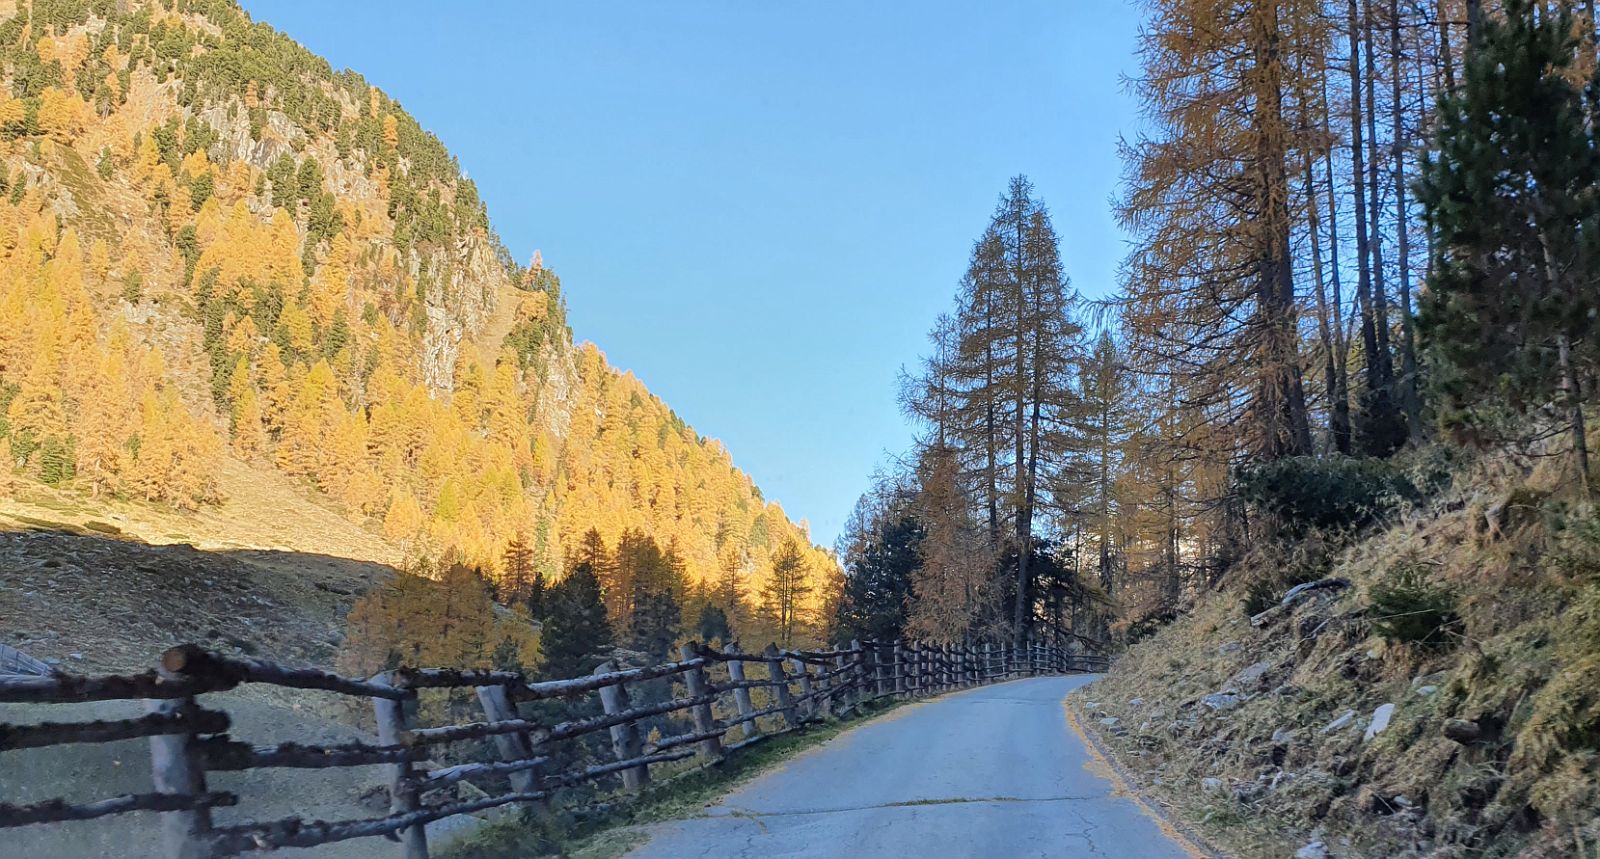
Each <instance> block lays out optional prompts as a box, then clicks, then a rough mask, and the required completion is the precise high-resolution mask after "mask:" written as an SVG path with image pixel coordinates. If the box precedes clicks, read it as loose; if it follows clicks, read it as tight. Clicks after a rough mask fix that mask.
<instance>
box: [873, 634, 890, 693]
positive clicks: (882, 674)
mask: <svg viewBox="0 0 1600 859" xmlns="http://www.w3.org/2000/svg"><path fill="white" fill-rule="evenodd" d="M886 661H887V660H885V659H884V658H883V642H881V641H874V642H873V643H872V666H873V668H874V669H876V674H877V678H876V679H877V681H878V683H877V693H876V694H877V695H879V696H882V695H887V694H888V693H889V666H887V665H885V664H884V663H885V662H886Z"/></svg>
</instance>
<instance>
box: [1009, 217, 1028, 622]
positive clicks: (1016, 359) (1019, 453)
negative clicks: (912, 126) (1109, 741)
mask: <svg viewBox="0 0 1600 859" xmlns="http://www.w3.org/2000/svg"><path fill="white" fill-rule="evenodd" d="M1025 221H1026V217H1025V216H1023V215H1022V214H1021V213H1020V212H1019V213H1018V214H1017V217H1016V224H1015V225H1014V226H1015V230H1016V241H1017V245H1016V248H1017V251H1016V257H1015V261H1014V263H1013V270H1012V283H1011V288H1012V289H1013V290H1014V293H1013V295H1012V300H1013V301H1014V302H1016V304H1015V306H1016V323H1015V324H1016V330H1015V331H1014V332H1012V333H1013V335H1014V336H1013V340H1012V342H1013V344H1014V345H1013V347H1012V348H1013V349H1014V350H1015V354H1014V355H1013V356H1012V361H1013V363H1014V364H1015V365H1016V366H1015V372H1016V378H1015V379H1014V380H1013V382H1012V406H1013V408H1014V409H1015V410H1016V412H1015V414H1016V419H1015V426H1014V427H1013V429H1012V432H1013V433H1015V435H1016V438H1015V439H1014V443H1013V445H1012V447H1013V449H1014V450H1013V453H1014V457H1015V461H1014V462H1013V463H1012V470H1013V472H1014V473H1015V478H1014V481H1015V482H1014V484H1013V485H1012V487H1011V491H1012V492H1013V493H1015V495H1016V504H1017V510H1016V516H1017V520H1016V522H1015V523H1014V525H1015V531H1016V543H1017V600H1016V605H1015V610H1014V611H1013V613H1012V623H1013V624H1014V625H1015V627H1016V628H1015V635H1016V641H1017V643H1018V644H1019V645H1020V644H1024V643H1026V642H1027V640H1028V626H1029V623H1030V621H1031V620H1032V614H1033V612H1032V610H1031V609H1032V598H1031V597H1032V594H1030V593H1029V591H1030V587H1029V586H1030V585H1031V584H1032V583H1033V582H1032V579H1031V578H1030V576H1031V572H1030V570H1029V569H1028V567H1029V564H1028V561H1029V560H1030V556H1031V555H1032V554H1033V546H1032V545H1031V543H1032V537H1033V534H1032V525H1033V523H1032V522H1030V521H1029V520H1028V509H1027V507H1028V505H1027V491H1028V490H1027V485H1026V480H1027V468H1028V454H1027V450H1026V445H1027V439H1028V431H1027V414H1028V404H1027V391H1028V385H1027V382H1026V380H1027V378H1028V376H1027V373H1028V369H1027V368H1028V348H1027V330H1028V326H1027V319H1026V317H1027V312H1028V298H1027V277H1028V272H1027V260H1026V248H1027V239H1026V237H1025V236H1024V230H1025V228H1026V226H1027V225H1026V224H1025V223H1024V222H1025Z"/></svg>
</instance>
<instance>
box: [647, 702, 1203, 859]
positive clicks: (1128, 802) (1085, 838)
mask: <svg viewBox="0 0 1600 859" xmlns="http://www.w3.org/2000/svg"><path fill="white" fill-rule="evenodd" d="M1091 679H1092V678H1090V677H1084V676H1078V677H1039V678H1032V679H1028V680H1017V681H1013V682H1010V683H1002V684H998V685H994V686H985V687H982V688H978V689H972V690H968V691H966V692H961V693H957V694H954V695H947V696H944V697H942V698H939V699H937V700H933V701H927V702H923V703H918V704H914V705H911V706H909V707H907V708H905V709H904V710H902V711H900V712H898V713H895V714H893V715H891V716H890V717H888V718H885V719H880V720H877V721H874V722H869V723H867V724H865V725H863V726H861V727H859V728H856V729H855V730H852V731H849V732H848V733H845V734H842V735H840V736H839V737H837V738H835V739H833V740H831V741H829V742H828V743H826V744H824V745H822V746H820V747H818V748H817V749H814V750H812V751H810V752H808V753H806V754H804V755H801V756H800V757H798V758H796V759H795V760H793V761H791V762H789V763H788V764H786V765H785V766H783V767H782V768H780V769H778V770H775V771H773V772H770V773H768V774H766V775H764V776H762V777H760V778H758V779H756V780H755V781H753V782H751V783H750V784H748V785H746V786H744V787H742V788H740V789H739V790H737V791H735V792H734V793H732V794H730V795H728V796H727V797H726V798H724V799H723V800H722V801H721V802H719V803H717V804H716V805H713V806H711V807H710V808H708V809H706V811H705V812H704V813H703V814H702V815H700V816H697V817H694V818H690V819H687V820H679V821H674V822H671V823H662V824H658V825H655V826H653V827H650V829H649V830H648V832H649V834H650V836H651V838H650V840H649V841H648V842H647V843H645V844H644V845H642V846H641V847H639V848H638V849H637V850H635V851H633V852H632V853H629V854H628V855H629V856H630V857H632V859H689V857H717V859H722V857H759V859H776V857H794V859H801V857H805V859H811V857H815V859H833V857H851V859H868V857H917V859H943V857H965V856H983V857H1104V858H1105V859H1197V857H1207V856H1209V855H1210V854H1209V853H1206V852H1204V851H1202V850H1201V848H1199V847H1197V846H1196V845H1194V844H1193V843H1191V842H1189V841H1188V840H1187V839H1185V838H1183V837H1182V836H1181V835H1179V834H1177V833H1176V832H1174V831H1173V830H1172V829H1171V827H1169V826H1167V825H1165V824H1164V822H1162V821H1160V820H1159V819H1158V818H1157V817H1156V816H1155V815H1154V814H1153V813H1151V812H1149V810H1148V809H1146V808H1145V807H1144V806H1142V804H1141V803H1139V802H1138V801H1137V800H1136V799H1134V798H1132V797H1131V796H1129V794H1128V793H1127V791H1126V790H1124V789H1122V787H1121V785H1119V784H1117V783H1116V777H1115V776H1114V775H1111V774H1110V773H1109V771H1108V770H1107V768H1106V767H1105V766H1104V761H1103V760H1102V759H1100V758H1099V757H1098V753H1097V752H1095V751H1094V750H1092V749H1091V748H1089V747H1088V746H1086V745H1085V743H1084V740H1083V738H1082V737H1081V736H1080V735H1078V734H1077V733H1076V732H1075V731H1073V730H1071V729H1070V728H1069V726H1068V724H1067V717H1066V713H1065V712H1064V709H1063V707H1062V699H1063V698H1064V697H1065V696H1066V694H1067V693H1068V692H1070V691H1071V690H1073V689H1075V688H1077V687H1078V686H1081V685H1083V684H1084V683H1085V682H1088V681H1089V680H1091Z"/></svg>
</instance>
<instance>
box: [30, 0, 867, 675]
mask: <svg viewBox="0 0 1600 859" xmlns="http://www.w3.org/2000/svg"><path fill="white" fill-rule="evenodd" d="M4 6H6V7H9V8H4V9H0V69H3V83H0V319H4V320H5V324H4V325H0V454H3V455H0V463H4V467H0V488H3V489H4V490H5V491H6V492H7V493H11V492H20V491H23V490H24V489H26V488H28V487H37V486H44V487H49V488H51V489H52V490H53V491H62V492H70V493H77V494H79V495H81V496H84V497H86V498H90V499H93V498H107V497H109V498H116V499H135V500H139V501H143V502H148V503H151V504H157V505H165V506H167V507H170V508H177V509H180V510H191V511H202V512H203V511H204V509H205V508H207V507H208V506H210V505H213V504H216V503H217V502H218V501H220V500H222V499H221V495H222V489H221V488H220V487H219V482H218V475H219V473H220V472H221V471H222V469H223V465H224V463H225V462H229V461H233V462H242V463H245V464H247V465H248V467H250V468H253V469H275V470H277V471H278V472H280V473H282V474H284V475H287V476H289V477H290V478H292V479H294V480H295V481H297V482H298V483H299V485H301V486H302V487H304V488H305V489H306V490H308V491H310V492H314V493H315V494H317V496H319V497H320V498H322V499H323V500H324V501H325V502H327V503H328V504H329V506H332V507H334V508H336V509H338V510H340V511H342V513H343V514H344V515H347V516H348V517H350V518H352V519H355V520H356V521H359V522H362V523H364V524H366V525H368V526H369V527H370V528H372V529H373V530H375V531H379V532H381V533H382V534H384V535H386V536H387V538H388V539H389V540H390V541H392V542H393V543H394V544H396V545H399V546H400V547H402V549H403V553H404V555H405V556H406V558H407V561H406V566H407V567H408V569H410V570H411V571H412V572H418V573H424V574H426V575H427V576H429V577H432V578H435V579H444V578H448V576H449V575H450V571H452V570H453V569H455V568H456V567H457V566H460V567H462V568H465V569H468V570H470V571H472V572H473V574H474V576H476V577H477V579H478V580H481V582H482V584H483V586H484V588H485V589H486V591H485V592H486V593H489V594H491V595H492V596H494V597H496V598H498V599H499V600H500V601H501V602H502V603H504V604H506V605H508V606H521V607H523V608H527V603H528V601H529V600H530V599H531V598H533V597H532V590H533V588H534V585H535V583H539V584H540V586H543V585H545V584H548V585H550V586H555V585H556V584H557V583H559V582H561V581H562V580H564V579H565V578H566V577H567V575H568V572H569V570H571V569H572V568H573V566H574V565H575V564H577V561H576V560H575V559H576V558H578V557H579V556H580V555H581V554H583V553H589V554H591V555H592V554H594V552H595V551H597V550H596V541H598V544H599V545H600V547H601V548H602V549H603V550H604V552H605V553H607V554H608V556H609V555H610V554H613V553H620V554H621V555H629V554H630V553H633V554H637V547H638V546H639V545H641V544H643V543H648V544H650V545H651V546H659V547H660V548H659V550H658V551H659V552H661V553H664V557H667V558H669V559H670V563H668V564H667V566H669V567H670V568H671V570H672V571H673V572H672V576H671V577H670V578H671V579H672V585H671V590H672V591H673V592H674V596H673V599H674V600H675V601H676V602H677V603H680V604H681V608H682V612H683V613H684V618H685V619H684V620H683V621H682V622H681V623H680V622H679V621H678V620H676V619H673V620H672V622H671V623H670V624H668V625H669V626H670V627H671V630H670V634H671V635H673V636H676V635H678V634H679V633H682V634H684V635H690V634H693V629H694V626H695V622H696V621H697V620H699V618H700V615H701V614H702V613H705V611H704V610H705V609H706V608H707V607H710V608H714V609H715V611H714V612H712V614H718V613H720V617H722V618H724V619H725V620H726V621H728V622H731V623H733V624H736V625H737V628H739V629H741V630H743V631H745V632H749V633H752V634H753V633H754V632H755V631H756V630H761V631H762V632H763V633H766V632H768V631H770V632H772V633H773V634H775V635H777V636H780V637H783V638H795V639H798V640H808V641H809V640H815V639H817V638H819V637H820V636H821V630H822V629H823V628H824V626H825V621H826V620H827V619H828V618H830V617H831V616H832V610H831V609H829V608H826V606H825V604H826V602H827V600H828V599H830V595H831V594H833V593H835V592H836V591H837V583H838V576H839V568H838V564H837V562H836V561H835V560H834V559H833V558H832V557H831V555H830V554H829V553H828V552H826V551H824V550H822V549H820V548H818V547H815V546H814V545H812V543H811V541H810V539H809V537H808V535H807V533H806V527H805V525H804V524H803V523H802V524H796V523H795V522H792V521H791V520H790V519H789V517H788V516H787V515H786V514H785V513H784V511H783V509H782V507H781V506H779V505H778V504H777V503H775V502H772V501H769V500H766V499H764V498H763V496H762V494H761V492H760V490H759V489H758V488H757V487H756V486H755V485H754V484H753V482H752V481H751V479H750V478H749V476H748V475H746V474H744V473H743V472H741V471H740V470H739V469H737V468H736V467H735V466H734V465H733V461H732V458H731V456H730V454H729V452H728V451H727V450H726V449H725V448H724V447H723V446H722V445H721V444H719V443H718V442H716V441H715V440H712V439H708V438H706V437H704V436H702V435H700V434H698V433H697V432H696V431H695V430H694V429H693V428H691V427H690V426H688V425H687V424H686V423H685V422H684V421H683V420H682V419H681V418H679V417H678V416H677V415H676V414H675V413H674V412H673V411H672V410H671V409H670V408H669V407H668V406H667V405H666V404H665V403H663V402H661V401H660V400H659V399H658V398H656V397H655V396H654V395H652V394H651V393H650V391H649V390H648V389H646V388H645V386H644V385H643V384H642V383H641V382H640V381H639V380H638V379H637V378H635V377H634V376H633V375H632V374H630V373H625V372H619V371H618V370H616V369H615V368H613V367H611V366H610V365H609V364H608V363H607V361H606V359H605V356H604V355H603V354H602V353H601V352H600V351H599V349H597V348H596V347H595V346H593V345H592V344H581V345H579V344H574V342H573V340H572V333H571V331H570V330H569V328H568V327H567V324H566V321H565V306H564V301H563V297H562V284H561V281H560V278H559V277H558V276H557V275H556V274H555V272H554V271H553V270H552V269H551V268H550V267H548V266H546V265H545V264H544V263H543V261H542V260H541V259H540V257H539V255H538V254H537V253H536V254H535V255H534V257H533V260H532V261H531V263H530V264H529V265H527V266H522V265H519V264H517V263H515V262H514V261H513V260H512V259H511V257H510V254H509V252H508V251H507V250H506V249H505V247H504V246H503V245H502V244H501V242H500V240H499V238H498V237H497V236H496V235H495V233H494V231H493V229H492V227H491V226H490V223H489V220H488V215H487V212H486V209H485V206H484V203H483V201H482V200H481V199H480V197H479V195H478V192H477V189H476V187H475V186H474V184H473V183H472V181H471V180H469V179H467V178H466V177H465V175H464V174H463V172H462V170H461V167H460V165H459V164H458V163H457V162H456V160H455V159H454V157H452V156H451V155H450V154H449V152H448V151H447V150H446V149H445V147H444V145H443V144H442V143H441V142H440V141H439V140H438V139H437V138H436V137H434V136H433V135H432V134H430V133H428V132H427V131H425V130H424V129H423V128H422V127H421V126H420V125H419V124H418V122H417V120H416V119H415V118H413V117H412V116H411V115H409V114H408V113H407V112H406V111H405V110H404V109H402V108H401V106H400V105H399V104H397V103H396V102H395V101H394V100H393V99H391V98H390V97H389V96H387V95H385V94H384V93H383V92H382V91H380V90H378V89H377V88H375V87H373V86H371V85H369V84H368V83H367V82H366V81H365V80H363V79H362V78H361V76H360V75H358V74H356V73H354V72H350V71H336V70H334V69H332V68H331V67H330V66H329V65H328V64H327V62H326V61H324V60H322V59H320V58H318V57H316V56H315V55H313V54H311V53H310V52H308V51H307V50H305V49H304V48H303V47H301V46H300V45H298V44H297V43H295V42H293V41H292V40H290V39H289V38H288V37H286V36H284V35H282V34H280V33H278V32H276V31H274V30H273V29H272V28H270V27H268V26H266V25H263V24H259V23H255V22H252V21H251V20H250V19H249V18H248V17H247V16H246V15H245V14H244V13H243V12H242V11H241V10H240V9H239V8H238V7H237V6H236V5H235V4H234V3H232V2H229V0H152V2H132V3H129V2H118V1H117V0H36V2H22V3H18V4H4ZM775 568H776V570H777V572H776V573H774V572H773V571H774V569H775ZM611 569H614V567H613V566H611V565H599V566H597V567H595V571H596V572H598V573H600V574H601V575H602V576H603V577H604V576H605V575H606V574H607V571H608V570H611ZM619 569H620V568H619ZM619 575H620V573H619ZM774 577H776V578H777V579H780V580H782V581H784V582H785V583H786V584H785V586H784V587H782V588H779V589H778V591H781V594H778V595H776V596H774V595H773V594H774V591H773V590H772V588H770V587H768V584H767V583H768V580H769V579H772V578H774ZM603 585H604V587H605V589H606V594H607V608H608V609H609V610H610V611H611V617H610V619H609V622H610V623H612V624H614V625H616V626H617V627H618V628H619V629H623V630H626V629H629V628H630V625H632V624H633V623H634V622H635V621H634V617H633V614H634V611H635V609H634V606H635V604H636V602H638V601H637V600H635V599H634V598H633V596H632V589H633V588H634V587H635V581H634V579H633V578H628V577H624V578H615V577H613V578H612V579H610V580H606V581H604V582H603ZM395 587H396V588H397V589H398V591H399V593H386V594H374V595H373V597H372V599H373V600H374V601H375V602H374V603H373V604H370V605H363V606H360V607H358V608H359V609H360V612H361V613H360V614H358V615H356V618H357V620H358V621H359V619H360V618H361V617H362V616H368V617H373V616H382V615H384V613H385V612H392V611H394V610H396V609H395V605H396V604H397V603H399V604H403V603H405V602H406V599H405V596H406V594H411V593H412V591H413V590H414V589H411V588H410V586H409V585H405V584H400V585H396V586H395ZM418 593H419V594H420V592H418ZM413 595H416V594H413ZM420 599H421V602H423V603H426V602H427V601H428V599H429V598H428V597H426V596H422V597H420ZM645 601H646V602H648V600H645ZM474 604H476V603H474ZM419 610H420V607H419ZM520 610H523V609H519V611H520ZM530 610H534V612H535V613H536V614H537V613H541V612H542V609H536V610H535V609H530ZM473 611H475V612H476V611H478V609H473ZM675 611H676V609H675ZM479 614H482V612H479ZM483 617H485V618H487V617H489V615H488V614H483ZM528 619H529V618H528V617H527V615H526V612H524V618H523V620H524V624H525V625H526V621H527V620H528ZM419 624H420V625H418V628H419V629H425V628H426V624H425V623H423V622H421V621H419ZM358 626H359V624H358ZM724 626H726V624H724ZM491 627H492V625H491V626H480V628H479V629H478V630H477V631H476V632H475V633H474V635H479V636H490V635H491V634H498V633H494V630H493V629H492V628H491ZM718 629H719V630H720V637H721V638H723V639H727V638H729V637H731V635H732V631H731V630H729V629H725V628H720V627H719V628H718ZM660 634H661V635H666V634H668V633H666V632H661V633H660ZM513 638H515V636H513ZM424 643H425V642H424V640H423V639H412V640H410V641H406V642H393V643H392V644H394V648H393V649H392V651H391V652H390V653H389V654H388V658H391V659H394V658H400V656H401V655H402V651H406V648H408V647H409V648H412V649H411V650H409V651H406V653H407V654H408V656H409V657H417V658H424V657H432V658H442V656H441V655H437V654H432V653H431V652H429V651H425V650H422V651H419V650H417V649H416V648H420V647H422V645H423V644H424ZM427 643H428V644H429V645H430V646H437V647H448V646H453V645H447V644H445V643H443V642H437V641H435V642H427ZM523 645H526V648H525V650H526V652H527V653H530V654H531V653H535V652H536V648H533V645H531V644H528V643H527V642H524V643H523ZM523 645H519V646H518V647H519V648H520V647H523ZM357 649H359V647H357ZM494 649H495V648H494V647H493V646H492V645H491V646H487V647H468V648H467V649H466V650H463V651H462V653H461V655H462V658H466V654H468V653H469V652H470V654H471V661H475V662H479V663H483V664H487V663H488V662H489V661H490V660H491V658H492V657H493V651H494ZM452 655H456V654H454V653H453V654H452ZM352 658H355V657H352ZM530 658H531V657H530ZM358 661H359V660H358Z"/></svg>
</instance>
